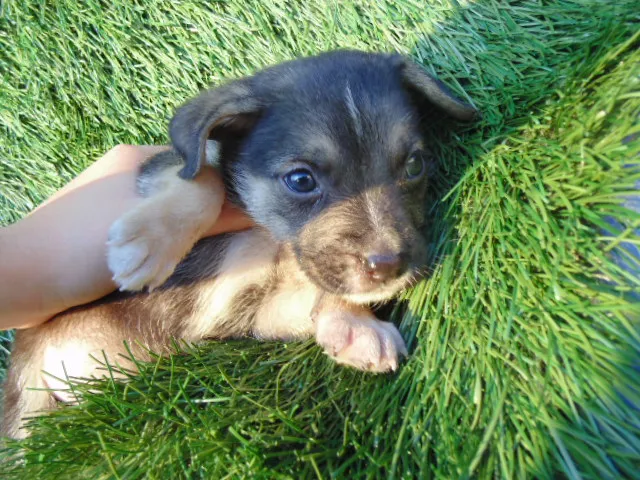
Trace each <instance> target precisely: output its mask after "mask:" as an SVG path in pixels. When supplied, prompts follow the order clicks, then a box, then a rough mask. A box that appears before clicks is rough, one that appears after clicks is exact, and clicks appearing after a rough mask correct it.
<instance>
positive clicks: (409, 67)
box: [394, 55, 481, 122]
mask: <svg viewBox="0 0 640 480" xmlns="http://www.w3.org/2000/svg"><path fill="white" fill-rule="evenodd" d="M394 60H395V61H396V62H398V64H399V68H400V72H401V75H402V79H403V80H404V82H405V85H406V86H407V87H408V88H409V89H410V90H413V91H415V92H417V93H418V94H419V95H420V96H421V97H423V98H424V99H425V100H427V101H428V102H429V103H431V104H433V105H435V106H436V107H438V108H440V109H441V110H443V111H444V112H446V113H447V114H448V115H449V116H451V117H452V118H455V119H456V120H461V121H465V122H469V121H472V120H476V119H479V118H480V116H481V115H480V112H479V111H478V110H477V109H476V108H475V107H474V106H473V105H470V104H468V103H466V102H463V101H462V100H460V99H458V98H457V97H456V96H455V95H454V94H453V93H451V90H449V89H448V88H447V86H446V85H445V84H444V83H442V82H441V81H440V80H438V79H436V78H433V77H432V76H431V75H429V74H428V73H427V72H426V71H425V70H424V69H423V68H422V67H420V66H418V65H417V64H416V63H414V62H413V61H412V60H410V59H408V58H406V57H403V56H400V55H395V56H394Z"/></svg>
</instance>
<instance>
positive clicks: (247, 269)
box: [184, 228, 278, 340]
mask: <svg viewBox="0 0 640 480" xmlns="http://www.w3.org/2000/svg"><path fill="white" fill-rule="evenodd" d="M277 251H278V247H277V245H276V243H275V242H274V241H273V240H272V239H271V238H270V237H269V235H268V234H267V233H266V232H265V231H264V230H261V229H258V228H254V229H252V230H247V231H246V232H241V233H239V234H237V235H235V236H234V237H233V240H232V243H231V245H229V247H228V248H227V251H226V254H225V258H224V261H223V262H222V265H221V267H220V270H219V273H218V276H217V277H216V278H215V279H213V280H211V281H210V284H209V285H207V286H206V287H203V288H202V293H201V294H200V297H199V298H198V301H197V307H196V311H195V313H194V315H193V316H192V318H191V320H190V321H189V324H188V326H187V328H186V331H185V334H184V337H185V338H186V339H192V340H200V339H202V338H204V337H207V336H211V335H213V336H215V331H216V325H218V324H219V323H220V321H222V320H225V319H232V320H233V319H236V321H241V320H242V319H239V318H237V316H238V313H239V312H240V311H241V309H238V308H237V307H238V306H237V305H235V304H233V300H234V297H235V295H236V293H238V292H240V291H241V290H243V289H244V288H246V287H249V286H252V285H255V286H263V285H265V284H266V282H267V281H268V280H269V276H270V275H271V273H272V271H273V262H274V259H275V256H276V254H277Z"/></svg>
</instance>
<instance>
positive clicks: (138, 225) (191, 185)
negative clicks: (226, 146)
mask: <svg viewBox="0 0 640 480" xmlns="http://www.w3.org/2000/svg"><path fill="white" fill-rule="evenodd" d="M182 166H183V161H182V159H181V157H180V156H179V155H178V154H177V153H175V152H174V151H167V152H163V153H161V154H159V155H156V156H155V157H153V158H152V159H151V160H150V161H149V162H148V163H147V164H145V165H143V167H142V169H141V172H140V175H139V177H138V187H139V190H140V193H141V194H142V195H143V196H145V197H146V198H145V200H143V201H142V202H141V203H140V204H139V205H138V206H137V207H136V208H134V209H133V210H131V211H129V212H127V213H125V214H124V215H123V216H122V217H120V218H119V219H118V220H116V221H115V222H114V224H113V225H112V226H111V229H110V231H109V241H108V244H107V245H108V253H107V262H108V265H109V268H110V269H111V272H112V273H113V279H114V281H115V282H116V283H117V284H118V285H119V286H120V289H121V290H132V291H135V290H140V289H142V288H144V287H145V286H148V287H149V288H150V289H153V288H155V287H158V286H160V285H161V284H162V283H164V281H165V280H166V279H167V278H168V277H169V276H170V275H171V274H172V273H173V271H174V270H175V267H176V265H177V264H178V263H179V262H180V260H182V258H183V257H184V256H185V255H186V254H187V253H188V252H189V251H190V250H191V248H192V247H193V246H194V244H195V243H196V241H197V240H198V239H199V238H200V237H201V236H202V234H203V233H204V232H205V231H206V230H207V229H208V228H210V227H211V226H212V225H213V224H214V223H215V221H216V219H217V218H218V216H219V214H220V209H221V207H222V202H223V200H224V187H223V185H222V182H221V181H220V179H219V178H218V177H217V176H216V175H215V174H214V172H213V171H212V170H211V169H210V168H203V169H202V171H201V172H200V174H199V175H198V177H197V178H196V179H195V180H184V179H182V178H180V177H179V176H178V171H179V170H180V169H181V168H182Z"/></svg>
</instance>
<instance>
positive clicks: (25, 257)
mask: <svg viewBox="0 0 640 480" xmlns="http://www.w3.org/2000/svg"><path fill="white" fill-rule="evenodd" d="M164 148H167V147H158V146H131V145H120V146H118V147H115V148H113V149H112V150H110V151H109V152H108V153H107V154H106V155H105V156H103V157H102V158H101V159H99V160H98V161H96V162H95V163H94V164H93V165H91V166H90V167H89V168H87V169H86V170H85V171H84V172H82V173H81V174H80V175H79V176H78V177H77V178H75V179H74V180H73V181H72V182H70V183H69V184H68V185H66V186H65V187H64V188H62V189H61V190H60V191H58V192H57V193H56V194H54V195H53V196H52V197H51V198H50V199H48V200H47V201H46V202H45V203H43V204H42V205H41V206H39V207H38V208H37V209H35V210H34V211H33V212H32V213H31V214H29V215H28V216H27V217H25V218H24V219H22V220H20V221H18V222H16V223H15V224H12V225H10V226H8V227H4V228H2V229H0V284H1V285H2V286H1V287H0V330H3V329H9V328H28V327H31V326H35V325H38V324H40V323H42V322H45V321H46V320H48V319H50V318H51V317H52V316H54V315H56V314H57V313H60V312H61V311H64V310H66V309H68V308H70V307H73V306H76V305H81V304H83V303H87V302H90V301H93V300H96V299H98V298H100V297H102V296H104V295H106V294H108V293H110V292H111V291H113V290H115V289H116V285H115V284H114V283H113V281H112V279H111V272H110V271H109V268H108V267H107V261H106V242H107V235H108V231H109V227H110V226H111V224H112V223H113V222H114V221H115V220H116V219H117V218H119V217H120V216H121V215H122V214H123V213H124V212H126V211H128V210H130V209H131V208H133V207H134V206H135V205H136V204H137V203H138V202H140V201H141V198H140V197H139V196H137V195H136V189H135V180H136V175H137V168H138V166H139V165H140V163H141V162H143V161H144V160H146V159H147V158H149V157H150V156H151V155H153V154H155V153H157V152H159V151H161V150H163V149H164ZM211 176H213V177H216V176H217V177H218V178H211ZM194 181H195V182H212V181H213V182H217V183H219V185H220V188H221V189H223V188H224V187H223V185H222V181H221V179H220V178H219V175H218V174H217V173H216V172H214V171H212V170H211V169H208V170H206V171H203V172H202V174H201V175H198V177H197V178H196V179H195V180H194ZM250 226H251V222H250V220H249V219H248V218H247V217H246V216H245V215H243V214H242V213H241V212H239V211H238V210H236V209H235V208H233V207H232V206H231V205H230V204H227V203H225V204H224V205H223V208H222V211H221V213H220V216H219V217H218V219H217V221H215V223H213V224H212V225H211V227H210V228H209V229H208V230H207V231H206V234H205V235H215V234H218V233H223V232H228V231H235V230H241V229H244V228H248V227H250Z"/></svg>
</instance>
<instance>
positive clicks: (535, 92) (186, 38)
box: [0, 0, 640, 479]
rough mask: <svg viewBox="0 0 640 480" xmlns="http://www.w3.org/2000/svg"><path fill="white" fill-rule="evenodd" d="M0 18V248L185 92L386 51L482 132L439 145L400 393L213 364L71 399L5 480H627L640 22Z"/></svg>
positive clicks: (434, 12) (635, 305)
mask: <svg viewBox="0 0 640 480" xmlns="http://www.w3.org/2000/svg"><path fill="white" fill-rule="evenodd" d="M0 5H1V7H0V8H1V9H2V19H1V20H0V71H1V72H2V75H1V76H0V105H2V108H1V109H0V124H1V134H0V142H1V143H0V155H1V157H0V219H1V222H2V223H5V224H6V223H9V222H11V221H14V220H16V219H18V218H20V217H21V216H23V215H24V214H25V213H26V212H27V211H28V210H29V209H31V208H33V207H34V206H35V205H36V204H37V203H38V202H40V201H42V200H43V199H44V198H46V196H47V195H49V194H50V193H51V192H53V191H54V190H55V189H56V188H58V187H60V186H61V185H62V184H64V183H65V182H66V181H68V180H69V179H70V178H71V177H72V176H73V175H74V174H76V173H77V172H78V171H80V170H81V169H82V168H83V167H85V166H87V165H88V164H89V163H90V162H91V161H92V160H93V159H95V158H97V157H98V156H100V155H101V154H102V153H103V152H104V151H106V150H107V149H109V148H110V147H112V146H113V145H115V144H118V143H160V142H165V141H166V125H167V121H168V119H169V117H170V115H171V112H172V109H173V108H174V107H175V106H177V105H178V104H179V103H181V102H182V101H183V100H185V99H186V98H188V97H189V96H191V95H193V94H194V93H195V92H196V91H197V90H198V89H199V88H202V87H204V86H205V85H206V84H208V83H212V82H217V81H219V80H220V79H223V78H229V77H235V76H240V75H244V74H247V73H250V72H251V71H253V70H254V69H257V68H259V67H261V66H264V65H267V64H272V63H275V62H277V61H280V60H284V59H287V58H291V57H294V56H297V55H303V54H312V53H315V52H319V51H321V50H326V49H330V48H336V47H355V48H363V49H371V50H398V51H401V52H404V53H407V54H410V55H412V56H413V57H414V58H416V59H417V60H418V61H420V62H422V63H423V64H424V65H425V66H426V67H427V68H428V69H429V70H431V71H433V72H436V73H437V74H438V75H439V76H440V77H441V78H442V79H443V80H445V81H446V82H447V83H449V84H450V85H452V86H453V87H454V89H455V90H457V91H458V93H460V94H461V95H463V94H464V92H466V94H468V95H469V97H470V98H473V99H474V102H475V104H476V105H477V106H478V107H479V108H480V109H481V110H482V111H483V113H484V118H483V120H482V122H480V124H479V125H476V126H472V127H464V128H460V129H457V130H456V131H455V132H442V131H438V132H433V136H434V141H435V142H436V144H437V149H438V152H439V156H440V158H441V167H442V168H441V172H440V174H439V175H438V177H437V178H436V179H435V182H434V183H435V185H434V197H436V198H439V199H440V200H439V201H438V202H436V203H435V205H434V206H433V209H432V210H431V211H430V214H429V215H430V218H431V219H432V220H433V221H432V225H431V229H430V235H431V242H432V250H433V258H434V264H433V274H432V276H431V277H430V278H429V279H428V280H426V281H423V282H422V283H420V284H419V285H418V286H417V287H415V288H414V289H413V291H411V292H408V293H407V295H406V302H405V303H404V304H403V306H402V307H401V308H400V307H399V308H397V309H396V310H395V313H394V318H395V319H396V320H397V321H399V322H400V326H401V330H402V332H403V334H404V336H405V338H406V339H407V340H408V343H409V345H410V348H411V356H410V358H409V360H408V362H406V364H404V365H403V367H402V368H401V369H400V371H399V372H398V373H397V374H394V375H389V376H372V375H367V374H362V373H359V372H354V371H351V370H347V369H344V368H341V367H338V366H336V365H334V364H332V363H331V362H330V361H329V360H328V359H327V358H325V357H324V355H322V354H321V352H320V349H319V348H318V347H316V346H314V345H313V344H312V343H311V342H307V343H302V344H300V343H295V344H289V345H282V344H277V343H269V344H259V343H256V342H252V341H245V342H233V343H209V344H207V345H204V346H201V347H197V348H192V349H190V351H189V352H188V354H186V355H185V354H178V355H175V356H173V357H171V358H168V359H158V360H157V362H156V363H152V364H140V365H139V372H138V374H137V375H136V376H132V378H131V380H130V381H129V382H128V383H127V384H126V386H125V385H122V384H115V383H113V382H109V381H104V382H102V383H99V385H98V384H97V382H94V383H93V384H92V385H90V386H78V387H76V388H77V389H78V390H80V391H83V392H84V391H86V390H87V389H88V388H93V389H95V388H100V390H102V393H100V394H88V395H87V400H86V402H85V403H84V404H83V405H81V406H80V407H75V408H68V409H64V410H60V411H57V412H56V413H55V414H53V415H51V416H50V417H48V418H42V419H38V420H37V421H35V422H34V434H33V436H32V437H31V438H30V439H29V440H27V441H26V442H24V443H23V444H22V447H24V449H25V453H24V456H23V461H11V462H7V464H5V465H4V466H2V467H0V470H2V473H3V474H4V476H5V477H10V476H14V477H17V478H25V479H32V478H38V479H46V478H91V479H95V478H127V479H130V478H141V477H149V478H180V477H188V478H192V477H193V478H224V477H231V478H237V477H249V478H296V479H297V478H314V477H316V476H317V477H331V476H333V477H336V478H365V477H366V478H371V477H389V478H445V479H449V478H468V477H479V478H511V477H517V478H524V477H528V478H534V477H535V478H558V477H559V476H566V477H570V478H579V477H583V478H589V479H604V478H623V477H626V478H640V474H639V473H638V472H640V420H639V418H640V388H639V383H640V382H639V381H638V378H639V374H640V371H639V370H638V368H639V366H640V353H639V352H640V328H639V319H640V303H639V302H638V298H640V297H638V295H640V273H639V272H640V260H639V259H638V257H634V255H633V254H632V253H630V252H632V251H633V246H634V245H636V246H637V245H639V244H640V236H639V235H638V229H640V213H639V212H638V211H634V210H632V209H629V208H627V207H628V203H625V198H626V197H625V196H628V195H636V190H635V186H636V184H637V182H639V181H640V165H639V162H638V158H639V156H638V155H639V154H640V141H639V140H638V136H637V135H636V136H634V135H633V134H634V133H635V134H637V133H638V132H639V130H640V126H639V124H638V119H639V118H640V102H639V101H638V98H639V96H640V88H639V85H638V82H639V76H640V68H639V65H640V53H639V52H638V46H639V45H640V41H639V40H640V38H639V36H638V34H637V33H636V34H635V36H634V32H636V31H637V30H638V21H639V20H640V4H638V3H637V1H635V0H620V1H616V2H609V1H595V0H584V1H577V0H576V1H568V0H558V1H541V0H540V1H536V0H523V1H499V0H488V1H478V2H475V3H472V2H459V1H458V2H457V1H454V0H450V1H445V0H442V1H433V2H420V1H417V0H406V1H401V2H400V1H391V0H388V1H371V2H365V1H363V2H354V1H351V0H350V1H346V2H303V1H299V2H284V1H282V2H280V1H274V0H268V1H264V2H251V4H250V6H249V5H247V4H245V3H244V2H240V1H237V0H236V1H230V2H202V3H191V2H183V3H178V2H160V1H147V2H124V1H117V2H104V3H99V2H82V3H81V4H79V3H78V2H75V1H73V2H72V1H68V2H64V1H59V2H47V3H45V2H35V1H33V2H16V1H4V2H3V3H1V4H0ZM436 134H437V135H436ZM436 138H437V140H436ZM608 218H615V219H616V220H617V223H616V224H615V226H611V224H610V223H608V222H607V219H608ZM607 232H608V233H607ZM614 259H617V261H614ZM0 260H1V258H0ZM3 280H4V279H3ZM12 448H15V446H14V447H10V449H9V450H7V451H5V455H9V453H10V452H11V451H15V450H12Z"/></svg>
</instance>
